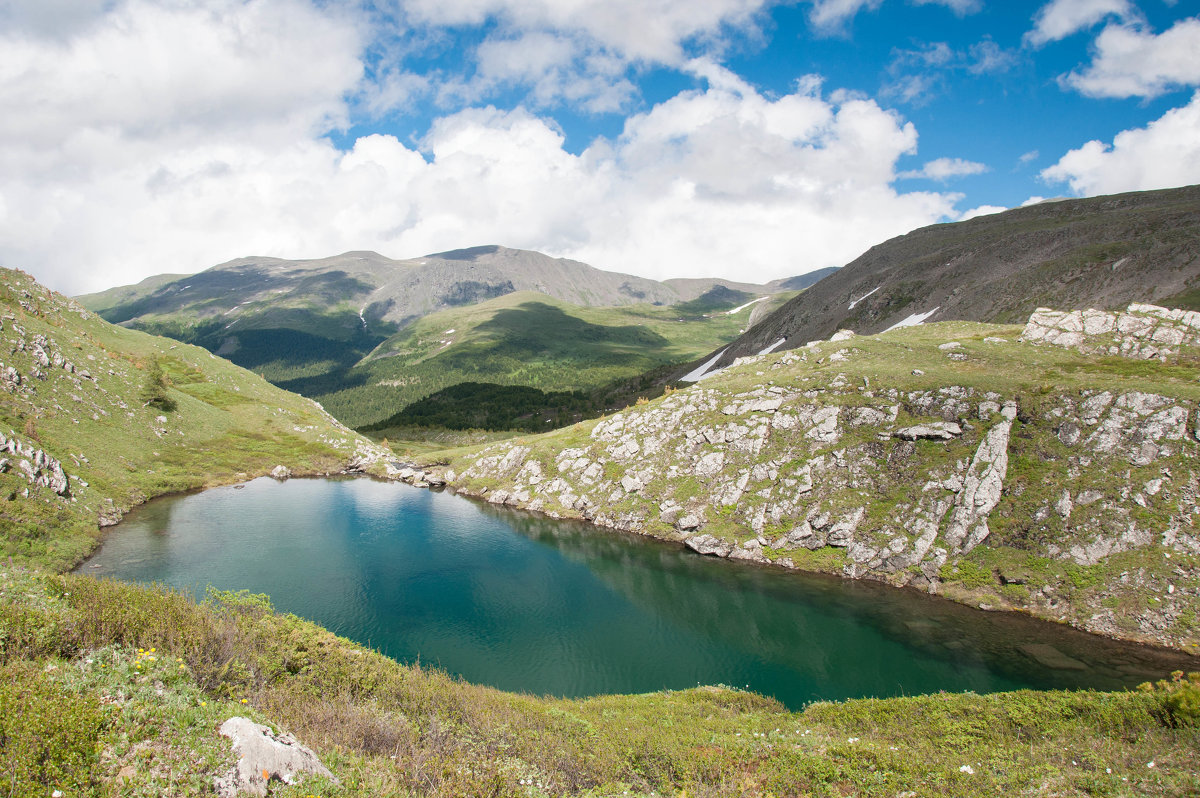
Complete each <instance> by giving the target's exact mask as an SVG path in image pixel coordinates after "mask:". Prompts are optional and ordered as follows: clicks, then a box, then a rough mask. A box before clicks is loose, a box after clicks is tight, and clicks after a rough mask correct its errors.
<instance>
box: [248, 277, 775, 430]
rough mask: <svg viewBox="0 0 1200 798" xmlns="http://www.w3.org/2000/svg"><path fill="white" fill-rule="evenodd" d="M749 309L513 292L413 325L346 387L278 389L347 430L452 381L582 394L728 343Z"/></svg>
mask: <svg viewBox="0 0 1200 798" xmlns="http://www.w3.org/2000/svg"><path fill="white" fill-rule="evenodd" d="M753 310H754V307H753V306H751V307H748V308H746V309H744V310H742V311H740V312H739V313H737V314H734V315H726V314H725V313H723V312H717V313H715V314H713V315H711V316H709V317H704V316H700V315H695V314H693V315H691V316H689V317H686V318H685V317H683V316H682V315H681V314H680V312H679V311H678V310H676V309H675V308H669V307H654V306H651V305H632V306H625V307H612V308H584V307H579V306H575V305H571V304H569V303H566V302H560V301H558V300H555V299H551V298H550V297H547V296H545V295H544V294H537V293H533V292H518V293H514V294H508V295H506V296H503V297H498V298H496V299H493V300H489V301H487V302H482V303H480V304H478V305H472V306H469V307H465V308H456V309H453V310H445V311H440V312H438V313H434V314H431V315H429V316H426V317H425V318H423V319H420V320H419V321H417V322H415V323H413V324H412V325H410V326H409V327H406V328H405V329H404V330H403V331H401V332H400V333H398V334H396V335H395V336H393V337H391V338H389V339H388V340H387V341H385V342H384V343H382V344H380V346H379V347H378V348H377V349H376V350H375V351H374V352H373V353H372V354H371V356H370V357H369V358H368V359H367V360H365V361H364V362H363V363H361V364H359V365H358V366H356V367H355V368H353V369H351V370H350V371H349V372H347V373H346V374H345V375H343V376H342V377H340V378H339V380H340V382H341V383H342V384H344V385H348V386H349V387H344V388H340V389H335V385H334V384H333V383H322V384H318V383H317V382H315V381H314V382H305V381H286V380H285V381H282V382H281V383H280V384H282V385H283V386H284V387H286V388H289V389H290V390H297V391H299V392H302V393H304V394H305V395H311V396H314V397H316V398H317V399H318V400H320V402H321V403H322V404H323V405H324V406H325V407H327V408H328V409H329V411H330V412H331V413H333V414H334V415H335V416H337V417H338V418H340V419H342V420H343V421H345V422H346V423H348V424H351V425H352V426H360V425H363V424H369V423H376V422H378V421H381V420H383V419H386V418H388V417H389V416H391V415H392V414H393V413H395V412H397V411H398V410H400V409H402V408H403V407H405V406H406V405H408V404H410V403H412V402H415V401H417V400H418V399H421V398H422V397H424V396H428V395H429V394H432V393H434V392H436V391H438V390H441V389H443V388H446V387H449V386H451V385H455V384H458V383H461V382H487V383H496V384H502V385H525V386H529V387H533V388H538V389H543V390H554V391H564V390H565V391H574V390H583V391H588V390H592V389H595V388H599V387H601V386H603V385H606V384H609V383H612V382H614V381H617V380H621V379H626V378H629V377H633V376H636V375H638V374H641V373H643V372H646V371H649V370H651V369H654V368H656V367H659V366H662V365H664V364H667V363H680V362H685V361H688V360H692V359H694V358H696V357H697V356H699V355H700V354H702V353H704V352H707V351H710V350H711V349H712V348H714V347H718V346H720V345H721V344H722V343H724V342H727V341H729V340H731V339H732V338H734V337H735V336H736V335H737V334H738V333H739V332H740V331H741V330H742V329H743V328H744V327H745V325H746V321H747V319H748V318H749V316H750V314H751V313H752V312H753ZM448 330H454V332H453V333H449V332H447V331H448ZM447 342H449V343H447ZM264 373H266V372H264ZM266 376H267V377H268V378H272V379H275V378H274V377H272V374H270V373H266ZM277 381H278V380H277Z"/></svg>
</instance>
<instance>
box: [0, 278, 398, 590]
mask: <svg viewBox="0 0 1200 798" xmlns="http://www.w3.org/2000/svg"><path fill="white" fill-rule="evenodd" d="M0 343H2V344H3V346H4V350H3V351H2V353H0V357H2V360H3V362H2V365H0V435H3V436H4V438H5V441H6V442H8V443H6V444H4V445H5V446H6V451H4V452H0V499H5V500H6V501H0V528H2V529H3V532H4V534H3V536H2V540H0V546H2V547H3V548H2V549H0V552H2V553H3V554H4V555H6V556H10V557H13V558H15V559H16V561H18V562H22V561H24V562H32V563H38V564H42V565H46V566H49V567H53V568H60V567H64V566H68V565H71V564H73V563H74V562H76V561H77V560H79V559H80V558H81V557H82V556H83V555H85V554H86V553H87V552H88V551H89V550H90V549H91V548H92V547H93V546H94V545H95V543H96V540H97V537H98V531H97V523H98V521H101V522H104V523H108V522H114V521H115V520H116V519H118V518H120V516H121V514H122V512H123V511H124V510H126V509H128V508H129V507H130V506H132V505H134V504H137V503H139V502H142V501H145V500H146V499H148V498H150V497H153V496H157V495H160V494H164V493H168V492H174V491H181V490H190V489H194V488H199V487H204V486H206V485H214V484H220V483H228V482H231V481H235V480H239V479H246V478H249V477H253V476H259V475H262V474H265V473H267V472H268V471H270V470H271V469H272V468H273V467H275V466H277V465H284V466H287V467H289V468H291V469H293V470H294V471H297V472H309V473H312V472H322V473H324V472H329V471H338V470H341V469H342V468H344V467H346V465H347V464H348V463H349V462H350V461H351V460H352V459H354V458H356V457H367V456H369V455H374V456H378V455H377V452H376V451H375V450H374V449H373V448H372V447H371V446H370V444H369V443H368V442H366V441H365V440H363V439H362V438H360V437H358V436H357V435H355V434H354V433H352V432H350V431H349V430H347V429H346V428H344V427H342V426H341V425H340V424H338V423H337V422H336V421H334V420H333V419H332V418H330V417H329V415H328V414H327V413H325V412H324V411H322V410H321V409H320V408H319V407H317V406H316V405H314V404H313V403H312V402H311V401H310V400H307V399H304V398H302V397H299V396H295V395H293V394H288V393H286V392H284V391H281V390H279V389H278V388H276V387H274V386H273V385H271V384H269V383H267V382H266V381H265V380H263V379H261V378H259V377H256V376H254V375H253V374H250V373H248V372H246V371H244V370H242V369H240V368H238V367H236V366H234V365H232V364H230V363H229V362H227V361H224V360H222V359H220V358H216V357H214V356H213V355H211V354H210V353H209V352H207V351H205V350H203V349H201V348H199V347H194V346H188V345H186V344H179V343H176V342H174V341H171V340H168V339H164V338H156V337H154V336H150V335H147V334H145V333H142V332H137V331H133V330H126V329H123V328H121V327H116V326H114V325H111V324H109V323H107V322H105V321H104V320H102V319H100V318H99V317H97V316H95V315H93V314H91V313H90V312H88V311H85V310H84V309H83V308H81V307H80V306H78V305H76V304H75V303H74V302H72V301H71V300H68V299H66V298H65V297H62V296H59V295H57V294H53V293H51V292H49V291H47V290H46V289H45V288H43V287H41V286H39V285H38V284H37V283H36V282H34V281H33V280H32V279H31V278H29V277H28V276H27V275H25V274H22V273H21V272H15V271H10V270H0Z"/></svg>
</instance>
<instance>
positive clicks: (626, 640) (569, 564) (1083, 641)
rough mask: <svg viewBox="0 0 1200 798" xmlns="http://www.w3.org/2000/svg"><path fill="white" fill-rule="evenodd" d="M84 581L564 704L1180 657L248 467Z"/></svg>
mask: <svg viewBox="0 0 1200 798" xmlns="http://www.w3.org/2000/svg"><path fill="white" fill-rule="evenodd" d="M78 570H79V571H80V572H82V573H86V574H91V575H95V576H109V577H115V578H118V579H123V580H128V581H137V582H161V583H164V584H167V585H170V586H171V587H174V588H178V589H182V590H185V591H190V592H192V593H193V594H194V595H197V596H202V595H203V593H204V591H205V588H206V586H208V585H212V586H214V587H216V588H218V589H222V590H232V589H243V588H245V589H248V590H250V591H252V592H255V593H267V594H269V595H270V597H271V600H272V602H273V603H274V605H275V607H276V609H277V610H280V611H283V612H291V613H295V614H297V615H300V616H302V617H304V618H308V619H310V620H313V621H315V622H317V623H319V624H321V625H323V626H325V627H327V628H329V629H331V630H332V631H334V632H336V633H338V634H340V635H344V636H345V637H348V638H350V639H352V640H355V641H357V642H359V643H361V644H363V645H367V646H371V647H373V648H376V649H378V650H380V651H382V652H383V653H384V654H387V655H388V656H390V657H393V658H395V659H397V660H400V661H402V662H416V661H420V662H421V663H423V664H425V665H436V666H438V667H441V668H443V669H444V670H446V671H448V672H450V673H454V674H458V675H461V676H462V677H463V678H465V679H467V680H468V681H471V682H475V683H479V684H488V685H492V686H495V687H499V688H501V689H505V690H514V691H521V692H529V693H536V694H552V695H558V696H586V695H596V694H602V693H641V692H649V691H654V690H661V689H684V688H688V687H694V686H696V685H698V684H726V685H730V686H734V687H739V688H743V689H750V690H753V691H755V692H759V693H762V694H764V695H770V696H774V697H775V698H778V699H779V700H780V701H783V702H784V703H785V704H787V705H788V706H790V707H793V708H799V707H800V706H803V705H804V704H805V703H807V702H810V701H814V700H819V699H842V698H852V697H865V696H878V697H884V696H896V695H912V694H916V693H929V692H937V691H939V690H945V691H952V692H958V691H965V690H971V691H975V692H981V693H982V692H993V691H1000V690H1013V689H1019V688H1025V687H1031V688H1039V689H1049V688H1094V689H1105V690H1111V689H1121V688H1126V687H1133V686H1135V685H1137V684H1138V683H1140V682H1142V681H1146V680H1149V679H1158V678H1162V677H1163V676H1165V675H1166V674H1167V673H1168V672H1169V671H1171V670H1174V669H1177V668H1191V669H1196V667H1197V665H1198V663H1197V661H1196V660H1195V659H1194V658H1190V657H1187V656H1186V655H1183V654H1176V653H1172V652H1168V651H1161V650H1158V649H1152V648H1148V647H1143V646H1137V645H1133V644H1126V643H1120V642H1117V641H1111V640H1107V639H1104V638H1100V637H1097V636H1094V635H1089V634H1085V633H1083V632H1079V631H1076V630H1073V629H1070V628H1066V627H1061V626H1058V625H1055V624H1049V623H1045V622H1041V621H1036V620H1033V619H1031V618H1028V617H1025V616H1022V615H1017V614H1013V613H989V612H983V611H980V610H975V609H971V608H968V607H964V606H961V605H957V604H954V603H952V602H949V601H944V600H940V599H936V598H931V597H928V596H924V595H921V594H919V593H917V592H915V591H911V590H896V589H893V588H889V587H886V586H882V585H877V584H873V583H862V582H853V581H849V580H842V579H837V578H834V577H828V576H822V575H808V574H800V573H795V572H787V571H783V570H781V569H774V568H764V567H759V566H754V565H750V564H745V563H737V562H729V561H724V560H717V559H714V558H708V557H702V556H700V555H697V554H695V553H693V552H691V551H688V550H686V549H684V548H682V547H680V546H677V545H672V544H668V543H663V542H660V541H655V540H650V539H644V538H640V537H637V536H633V535H626V534H619V533H613V532H609V531H606V530H599V529H595V528H592V527H590V526H588V525H585V524H581V523H575V522H566V521H554V520H551V519H547V518H543V517H539V516H534V515H531V514H528V513H521V512H517V511H511V510H505V509H500V508H494V507H491V506H490V505H486V504H481V503H478V502H474V501H470V500H467V499H464V498H462V497H459V496H454V495H452V494H449V493H438V492H433V491H428V490H421V489H417V488H412V487H410V486H407V485H403V484H398V483H386V482H377V481H372V480H368V479H293V480H289V481H287V482H283V483H279V482H275V481H273V480H270V479H266V478H263V479H258V480H255V481H253V482H249V483H246V484H245V485H239V486H233V487H225V488H215V489H212V490H208V491H204V492H202V493H197V494H192V495H187V496H179V497H170V498H165V499H158V500H155V501H152V502H150V503H148V504H146V505H145V506H143V507H141V508H139V509H138V510H136V511H135V512H133V513H130V515H129V516H128V517H127V518H126V520H125V521H123V522H122V523H121V524H120V525H119V526H118V527H117V528H116V529H115V530H113V531H112V532H111V533H110V535H109V537H108V538H107V539H106V541H105V543H104V545H103V546H102V547H101V548H100V549H99V551H98V552H97V553H96V554H95V555H94V556H93V557H91V558H90V559H89V560H87V561H86V562H85V563H83V564H82V565H81V566H80V567H79V569H78Z"/></svg>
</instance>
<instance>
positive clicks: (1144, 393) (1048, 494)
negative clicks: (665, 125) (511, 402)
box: [437, 316, 1200, 652]
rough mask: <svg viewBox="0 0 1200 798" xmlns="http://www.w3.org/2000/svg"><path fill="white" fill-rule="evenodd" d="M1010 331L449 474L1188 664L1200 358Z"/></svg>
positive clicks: (747, 387)
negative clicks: (1055, 624)
mask: <svg viewBox="0 0 1200 798" xmlns="http://www.w3.org/2000/svg"><path fill="white" fill-rule="evenodd" d="M1131 318H1132V316H1131ZM1020 335H1021V328H1020V327H1008V326H996V325H981V324H973V323H968V322H954V323H941V324H932V325H925V326H922V327H918V328H908V329H903V330H897V331H894V332H891V333H887V334H883V335H878V336H870V337H863V336H859V337H853V338H850V339H849V340H843V341H837V342H824V343H821V344H820V345H818V346H816V347H813V348H808V349H803V350H799V351H792V352H785V353H773V354H771V355H767V356H760V357H757V358H751V359H750V360H749V361H748V362H745V363H743V364H742V365H740V366H736V367H734V368H731V369H729V370H728V371H727V372H725V373H723V374H721V375H719V376H715V377H713V378H711V379H709V380H706V381H704V382H702V383H699V384H698V385H696V386H694V387H691V388H688V389H685V390H680V391H677V392H674V393H671V394H670V395H669V396H666V397H663V398H661V399H657V400H655V401H652V402H649V403H648V404H645V405H642V406H637V407H633V408H630V409H628V410H627V411H624V412H622V413H619V414H616V415H614V416H611V417H609V418H606V419H603V420H600V421H593V422H587V423H583V424H578V425H575V426H573V427H570V428H566V429H562V430H559V431H555V432H552V433H547V434H544V435H541V436H536V437H522V438H516V439H513V440H510V441H506V442H502V443H493V444H490V445H488V446H486V447H476V448H472V449H466V450H460V451H456V452H450V453H443V454H440V455H438V456H437V459H438V460H439V461H440V462H445V463H448V465H446V466H445V467H444V468H442V469H439V470H441V471H442V472H443V475H444V476H445V477H446V478H447V479H448V480H449V481H450V483H451V484H452V485H454V486H455V488H456V489H458V490H461V491H464V492H467V493H470V494H475V495H483V496H486V498H487V499H488V500H489V501H492V502H495V503H502V504H511V505H515V506H520V507H528V508H531V509H534V510H539V511H541V512H545V513H549V514H551V515H554V516H564V517H582V518H586V519H589V520H592V521H594V522H595V523H598V524H602V525H605V526H611V527H616V528H621V529H626V530H630V531H635V532H639V533H641V534H647V535H653V536H655V537H660V538H664V539H668V540H676V541H683V542H686V543H687V544H688V545H689V546H691V547H692V548H695V549H696V550H698V551H701V552H703V553H711V554H717V555H719V556H728V557H734V558H737V559H745V560H751V561H757V562H761V563H764V564H775V565H777V566H782V567H788V568H799V569H804V570H810V571H827V572H831V573H836V574H840V575H843V576H849V577H853V578H871V579H877V580H881V581H886V582H889V583H892V584H896V585H909V586H912V587H919V588H920V589H922V590H928V591H932V592H938V593H942V594H944V595H946V596H948V597H951V598H955V599H957V600H960V601H964V602H966V603H970V604H974V605H977V606H985V607H989V608H1013V609H1019V610H1021V611H1025V612H1030V613H1033V614H1035V615H1039V616H1041V617H1044V618H1047V619H1051V620H1056V621H1062V622H1069V623H1072V624H1075V625H1077V626H1080V627H1082V628H1085V629H1089V630H1091V631H1095V632H1098V633H1101V634H1107V635H1112V636H1115V637H1124V638H1128V639H1135V640H1142V641H1151V642H1156V643H1160V644H1165V645H1170V646H1174V647H1176V648H1180V649H1183V650H1185V651H1188V652H1197V651H1200V648H1198V646H1200V530H1198V527H1197V519H1198V518H1200V506H1198V504H1197V501H1198V498H1197V497H1200V470H1197V468H1196V465H1195V463H1196V458H1197V457H1198V456H1200V443H1198V442H1197V436H1198V435H1200V432H1198V431H1197V430H1198V425H1200V407H1198V405H1200V383H1197V380H1196V374H1197V367H1198V366H1200V350H1198V349H1196V348H1195V347H1192V346H1186V345H1185V346H1183V347H1182V348H1180V347H1176V348H1175V349H1173V350H1172V351H1173V352H1175V354H1172V355H1170V356H1164V357H1165V359H1166V361H1167V362H1161V361H1160V360H1158V359H1151V360H1133V359H1130V358H1127V357H1114V356H1110V355H1088V354H1083V353H1081V352H1079V351H1077V350H1075V349H1072V348H1065V347H1062V346H1050V345H1046V346H1039V345H1034V344H1032V343H1025V342H1021V341H1018V340H1017V339H1018V337H1019V336H1020Z"/></svg>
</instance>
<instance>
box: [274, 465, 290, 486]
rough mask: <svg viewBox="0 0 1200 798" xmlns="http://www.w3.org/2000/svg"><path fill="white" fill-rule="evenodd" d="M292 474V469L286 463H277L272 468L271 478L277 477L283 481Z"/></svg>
mask: <svg viewBox="0 0 1200 798" xmlns="http://www.w3.org/2000/svg"><path fill="white" fill-rule="evenodd" d="M291 475H292V469H290V468H288V467H287V466H285V465H277V466H275V467H274V468H272V469H271V479H276V480H279V481H280V482H283V481H284V480H286V479H287V478H288V477H290V476H291Z"/></svg>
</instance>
